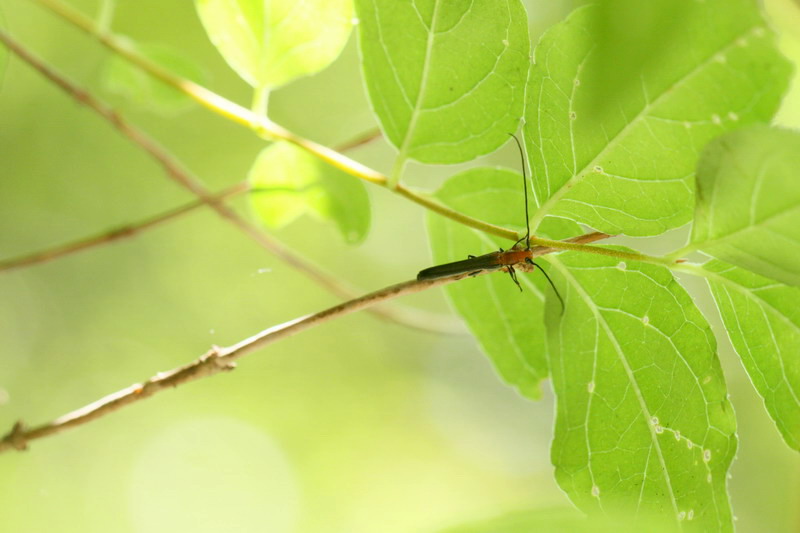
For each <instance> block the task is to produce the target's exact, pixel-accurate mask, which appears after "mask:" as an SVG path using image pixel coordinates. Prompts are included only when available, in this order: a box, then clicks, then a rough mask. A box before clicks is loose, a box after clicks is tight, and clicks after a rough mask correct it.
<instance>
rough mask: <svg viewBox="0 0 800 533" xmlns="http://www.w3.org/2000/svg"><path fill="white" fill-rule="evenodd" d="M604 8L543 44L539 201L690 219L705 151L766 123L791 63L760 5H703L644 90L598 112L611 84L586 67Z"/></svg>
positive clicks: (534, 161) (604, 213)
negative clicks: (722, 138) (600, 94)
mask: <svg viewBox="0 0 800 533" xmlns="http://www.w3.org/2000/svg"><path fill="white" fill-rule="evenodd" d="M675 1H679V2H687V1H690V0H675ZM595 9H596V8H593V7H591V6H589V7H585V8H581V9H579V10H577V11H575V12H574V13H573V14H572V15H571V16H570V17H569V18H568V19H567V20H566V21H564V22H562V23H561V24H558V25H556V26H554V27H553V28H552V29H551V30H550V31H548V32H547V33H546V34H545V35H544V36H543V37H542V39H541V41H540V42H539V45H538V46H537V48H536V64H535V65H534V67H533V68H532V69H531V76H530V79H529V84H528V92H527V95H528V97H527V108H526V114H525V126H524V132H525V141H526V146H527V152H528V156H529V159H530V165H531V168H532V172H533V176H534V190H535V193H536V199H537V202H538V204H539V205H540V206H541V208H540V209H541V213H542V214H551V215H557V216H563V217H567V218H572V219H574V220H576V221H578V222H581V223H584V224H587V225H589V226H592V227H594V228H596V229H599V230H601V231H605V232H607V233H624V234H628V235H656V234H659V233H662V232H664V231H665V230H667V229H670V228H674V227H677V226H680V225H682V224H685V223H686V222H688V221H689V219H690V216H691V205H692V196H693V194H694V191H693V187H692V179H693V173H694V168H695V164H696V159H697V152H699V150H700V149H701V147H702V146H704V145H705V144H706V143H707V142H708V141H709V140H710V139H711V138H713V137H715V136H716V135H719V134H720V133H723V132H725V131H727V130H731V129H734V128H737V127H740V126H741V125H743V124H748V123H751V122H755V121H762V120H768V119H769V118H770V117H771V116H772V114H773V113H774V111H775V109H776V107H777V105H778V103H779V101H780V97H781V95H782V94H783V92H784V90H785V88H786V83H787V77H788V74H789V67H788V64H787V63H786V61H785V60H784V59H783V58H781V57H780V56H779V54H778V53H777V51H776V50H775V47H774V46H773V43H772V34H771V32H770V31H769V30H768V29H767V28H766V26H765V25H764V21H763V20H762V19H761V16H760V14H759V12H758V10H757V8H756V6H755V4H754V3H753V2H751V1H750V0H707V1H705V2H702V3H701V2H697V7H696V10H698V11H697V13H696V15H695V16H693V17H691V18H690V19H688V20H686V21H685V24H681V25H680V27H678V28H676V29H675V30H674V35H673V38H672V40H671V41H670V43H669V46H668V47H665V48H664V49H663V50H662V51H661V56H660V58H659V61H655V62H648V63H647V65H646V68H645V70H644V71H643V73H642V75H641V77H640V79H639V80H638V81H637V84H638V89H639V90H637V91H636V92H635V93H631V94H630V95H628V97H627V98H626V99H625V100H624V101H619V102H618V103H617V104H616V105H613V106H610V109H609V111H608V112H607V113H603V114H602V120H596V119H595V118H593V117H597V116H598V115H597V114H596V113H594V111H593V107H594V106H595V102H596V96H595V95H596V94H597V91H603V90H604V89H603V88H602V87H601V86H602V83H601V80H598V81H594V80H593V79H592V78H589V79H586V77H585V76H584V75H583V73H584V72H586V71H589V70H591V69H592V68H594V66H593V65H594V63H595V62H596V61H599V60H600V59H599V58H598V55H597V53H596V52H595V50H596V47H597V43H596V42H595V41H594V39H593V36H592V34H591V29H592V24H593V20H594V18H593V17H594V15H595ZM593 84H594V85H593Z"/></svg>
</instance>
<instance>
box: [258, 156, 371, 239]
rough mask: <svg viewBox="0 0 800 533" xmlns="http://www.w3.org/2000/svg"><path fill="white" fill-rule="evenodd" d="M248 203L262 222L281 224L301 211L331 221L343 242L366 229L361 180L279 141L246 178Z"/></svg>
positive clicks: (365, 198)
mask: <svg viewBox="0 0 800 533" xmlns="http://www.w3.org/2000/svg"><path fill="white" fill-rule="evenodd" d="M247 179H248V180H249V182H250V185H251V187H252V194H251V195H250V196H251V203H252V206H253V209H254V210H255V212H256V215H258V217H259V219H260V220H261V221H262V222H263V223H264V224H266V225H267V226H270V227H273V228H277V227H281V226H284V225H286V224H288V223H290V222H291V221H293V220H294V219H296V218H297V217H299V216H300V215H302V214H304V213H311V214H313V215H316V216H318V217H319V218H321V219H323V220H332V221H334V222H335V223H336V225H337V226H338V228H339V231H340V232H341V233H342V236H343V237H344V240H345V241H346V242H347V243H350V244H355V243H359V242H361V241H363V240H364V238H365V237H366V236H367V232H368V231H369V223H370V207H369V197H368V196H367V191H366V189H365V188H364V184H363V183H361V182H360V181H359V180H357V179H356V178H354V177H352V176H350V175H348V174H345V173H344V172H342V171H341V170H339V169H337V168H334V167H332V166H330V165H328V164H327V163H324V162H322V161H320V160H319V158H316V157H314V156H312V155H311V154H309V153H308V152H306V151H305V150H303V149H301V148H298V147H297V146H295V145H293V144H291V143H288V142H278V143H275V144H273V145H271V146H269V147H268V148H265V149H264V150H262V152H261V153H260V154H259V156H258V158H257V159H256V161H255V163H254V164H253V167H252V168H251V169H250V174H249V175H248V178H247Z"/></svg>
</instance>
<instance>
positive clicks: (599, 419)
mask: <svg viewBox="0 0 800 533" xmlns="http://www.w3.org/2000/svg"><path fill="white" fill-rule="evenodd" d="M615 249H620V248H618V247H617V248H615ZM548 260H549V262H550V264H551V265H552V268H550V274H551V277H553V278H554V281H555V283H556V285H557V286H558V287H559V289H560V290H561V291H562V294H563V295H564V300H565V302H566V311H565V312H564V314H563V315H560V308H556V307H554V305H553V304H548V309H547V326H548V328H547V329H548V337H547V340H548V350H549V356H550V370H551V374H552V379H553V390H554V391H555V394H556V400H557V404H556V427H555V438H554V441H553V448H552V453H551V456H552V461H553V464H554V465H555V467H556V480H557V481H558V483H559V485H560V486H561V488H562V489H564V491H565V492H566V493H567V495H568V496H569V497H570V499H571V500H572V501H573V502H574V503H575V504H576V505H577V506H578V508H580V509H581V510H582V511H584V512H587V513H589V514H590V515H594V514H603V513H604V512H609V511H611V512H614V511H624V509H626V508H630V507H635V508H636V510H637V513H638V512H642V513H645V515H651V514H652V515H655V516H659V517H660V518H661V519H662V520H663V521H665V523H666V524H671V525H673V526H675V527H682V528H684V529H687V528H688V529H692V530H696V531H730V530H732V528H733V526H732V516H731V510H730V507H729V503H728V494H727V491H726V485H727V478H726V476H727V472H728V468H729V467H730V464H731V461H732V460H733V457H734V454H735V452H736V433H735V430H736V420H735V418H734V413H733V409H732V407H731V405H730V403H729V402H728V400H727V394H726V387H725V381H724V377H723V375H722V370H721V368H720V365H719V360H718V359H717V353H716V342H715V340H714V336H713V334H712V332H711V328H710V327H709V325H708V323H707V322H706V320H705V318H704V317H703V315H702V314H701V313H700V311H699V310H698V309H697V308H696V307H695V305H694V302H693V301H692V298H691V297H690V296H689V295H688V294H687V293H686V291H685V290H684V289H683V288H682V287H681V286H680V285H679V284H678V283H677V282H676V281H675V280H674V279H673V277H672V274H671V273H670V271H669V270H668V269H666V268H665V267H661V266H657V265H651V264H647V263H640V262H636V263H632V264H627V265H626V264H625V263H620V262H619V260H618V259H615V258H613V257H607V256H601V255H595V254H578V253H573V252H569V253H564V254H561V255H559V256H557V257H553V256H550V257H548Z"/></svg>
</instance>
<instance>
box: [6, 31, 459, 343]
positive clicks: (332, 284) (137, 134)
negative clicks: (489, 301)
mask: <svg viewBox="0 0 800 533" xmlns="http://www.w3.org/2000/svg"><path fill="white" fill-rule="evenodd" d="M0 42H2V43H3V44H5V45H6V46H7V47H8V49H9V50H11V51H12V52H13V53H14V54H16V55H17V56H18V57H19V58H20V59H22V60H23V61H25V62H26V63H28V64H29V65H30V66H31V67H33V68H34V69H35V70H36V71H38V72H39V73H40V74H42V75H43V76H44V77H45V78H47V79H48V80H50V81H51V82H53V83H54V84H55V85H57V86H58V87H60V88H61V89H62V90H63V91H64V92H66V93H67V94H69V95H70V96H72V97H73V98H74V99H76V100H77V101H78V102H80V103H82V104H84V105H86V106H87V107H88V108H89V109H91V110H92V111H94V112H96V113H97V114H98V115H100V116H101V117H103V118H104V119H106V120H108V121H109V122H110V123H111V124H113V125H114V126H115V127H116V128H117V129H118V130H119V131H120V132H121V133H122V134H123V135H124V136H126V137H127V138H128V139H130V140H131V141H132V142H133V143H134V144H136V145H137V146H139V147H140V148H142V149H143V150H144V151H145V152H147V153H148V154H149V155H150V156H151V157H152V158H153V159H155V160H156V161H157V162H158V163H159V164H160V165H161V166H162V168H163V169H164V171H165V172H166V174H167V176H169V177H170V178H171V179H172V180H173V181H175V182H176V183H178V184H179V185H180V186H181V187H183V188H184V189H186V190H188V191H189V192H191V193H192V194H194V195H195V196H196V197H197V198H198V199H199V201H200V203H202V204H205V205H208V206H209V207H211V209H213V210H214V211H216V213H217V214H218V215H220V216H221V217H222V218H224V219H225V220H227V221H229V222H230V223H231V224H233V225H234V226H236V227H238V228H239V229H240V230H241V231H242V232H243V233H245V234H246V235H248V236H249V237H250V238H251V239H253V240H254V241H256V242H257V243H258V244H260V245H261V246H262V247H263V248H265V249H266V250H267V251H269V252H270V253H272V254H273V255H275V256H277V257H278V258H279V259H281V260H282V261H283V262H285V263H287V264H288V265H290V266H291V267H293V268H294V269H296V270H298V271H300V272H302V273H303V274H305V275H306V276H307V277H309V278H311V279H312V280H314V281H315V282H317V283H318V284H319V285H321V286H323V287H325V288H326V289H327V290H328V291H329V292H331V293H332V294H334V295H336V296H337V297H339V298H341V299H343V300H349V299H351V298H353V297H355V295H356V292H355V290H354V289H352V288H351V287H348V286H347V285H345V284H344V283H342V282H340V281H338V280H337V279H336V278H334V277H333V276H331V275H330V274H328V273H326V272H325V271H323V270H322V269H320V268H319V267H317V266H316V265H314V264H313V263H311V262H310V261H309V260H307V259H305V258H303V257H302V256H301V255H299V254H298V253H296V252H294V251H292V250H291V249H290V248H289V247H287V246H286V245H284V244H283V243H281V242H280V241H278V240H277V239H274V238H272V237H270V236H269V235H268V234H267V233H265V232H263V231H262V230H261V229H259V228H258V227H257V226H256V225H255V224H252V223H250V222H249V221H247V220H245V219H244V218H242V217H241V216H239V215H238V214H237V213H236V212H235V211H234V210H233V209H231V208H230V207H228V206H227V205H225V204H223V203H222V200H224V198H225V197H227V196H228V194H226V192H225V191H223V192H222V193H219V194H216V195H215V194H213V193H212V192H211V191H209V190H208V189H207V188H206V187H205V186H204V185H203V184H202V183H201V182H200V180H199V179H197V178H196V177H195V176H193V175H192V174H191V173H189V172H188V171H187V170H186V169H184V168H183V167H182V166H181V165H180V163H179V162H178V161H177V160H175V158H173V157H172V156H171V155H170V154H169V153H168V152H167V151H166V150H164V149H163V148H162V147H161V146H160V145H159V144H158V143H157V142H156V141H155V140H154V139H152V138H151V137H150V136H148V135H147V134H146V133H144V132H143V131H141V130H139V129H138V128H136V127H134V126H133V125H131V124H129V123H128V122H126V121H125V120H124V119H123V118H122V116H121V115H120V114H119V113H117V112H116V111H114V110H113V109H112V108H111V107H110V106H108V105H107V104H105V103H103V102H101V101H100V100H99V99H97V98H95V97H94V96H92V95H91V94H90V93H88V92H87V91H85V90H83V89H81V88H80V87H78V86H77V85H75V84H74V83H73V82H71V81H70V80H68V79H67V78H66V77H64V76H62V75H61V74H59V73H58V72H56V71H55V70H54V69H52V68H51V67H50V66H49V65H47V64H46V63H44V62H43V61H42V60H40V59H39V58H37V57H36V56H34V55H33V54H32V53H31V52H30V51H28V50H27V49H26V48H25V47H24V46H22V45H21V44H20V43H18V42H17V41H16V40H14V39H13V38H12V37H11V36H10V35H8V34H7V33H6V32H5V31H4V30H2V29H0ZM372 138H374V135H373V136H370V137H369V138H366V137H365V139H362V140H361V141H360V143H361V144H363V143H364V142H368V141H369V140H371V139H372ZM236 187H238V186H234V188H236ZM230 194H235V192H231V193H230ZM195 207H197V205H195V204H194V203H192V204H187V205H185V206H183V207H179V208H177V209H176V210H175V211H176V212H170V213H166V214H164V215H161V217H158V216H157V217H154V218H153V219H151V220H148V221H145V222H144V224H145V225H146V226H154V225H157V224H159V223H161V222H164V220H160V219H159V218H162V219H163V218H166V219H167V220H168V219H171V218H174V217H176V216H178V215H180V214H182V213H184V212H186V211H190V210H191V209H194V208H195ZM131 231H132V230H131V229H130V228H121V229H118V230H115V231H113V232H111V233H110V234H108V235H106V236H95V237H93V238H89V239H86V240H84V241H79V242H77V243H72V244H70V245H67V246H66V247H60V248H56V249H51V250H47V251H44V252H43V253H42V254H33V255H32V256H29V257H26V258H21V261H22V262H23V263H24V264H32V263H34V262H40V261H41V260H47V259H52V258H54V257H57V256H62V255H66V254H68V253H72V252H75V251H78V250H82V249H85V248H88V247H90V246H92V245H96V244H97V243H98V241H100V242H111V241H114V240H118V239H121V238H123V237H125V236H128V235H130V234H131ZM42 255H44V256H45V259H42V257H41V256H42ZM14 261H18V260H17V259H11V260H7V261H3V262H0V271H1V270H4V269H10V268H13V267H14V266H16V265H15V264H14ZM20 266H21V265H20ZM371 312H372V313H373V314H375V315H376V316H379V317H381V318H384V319H386V320H390V321H394V322H397V323H400V324H403V325H406V326H408V327H412V328H416V329H422V330H425V331H434V332H437V333H442V332H446V333H458V332H461V331H463V329H462V328H460V327H459V325H457V324H454V323H453V322H452V321H450V320H447V319H445V318H442V317H439V316H436V315H433V314H430V313H426V312H424V311H417V310H414V311H411V310H407V309H387V308H376V309H372V310H371Z"/></svg>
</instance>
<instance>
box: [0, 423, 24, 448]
mask: <svg viewBox="0 0 800 533" xmlns="http://www.w3.org/2000/svg"><path fill="white" fill-rule="evenodd" d="M3 442H7V443H8V444H10V445H11V446H12V447H13V448H14V449H15V450H17V451H20V452H21V451H24V450H27V449H28V439H27V437H25V424H23V423H22V420H17V422H16V423H15V424H14V427H13V428H11V431H10V432H9V433H8V435H6V436H5V437H3Z"/></svg>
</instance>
